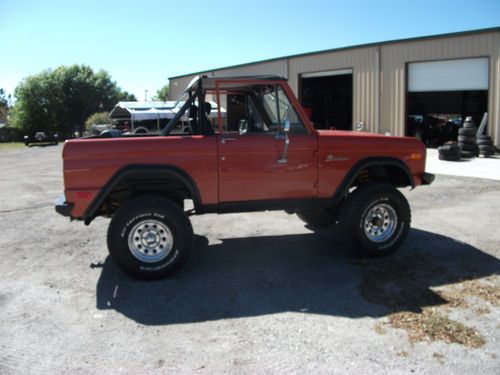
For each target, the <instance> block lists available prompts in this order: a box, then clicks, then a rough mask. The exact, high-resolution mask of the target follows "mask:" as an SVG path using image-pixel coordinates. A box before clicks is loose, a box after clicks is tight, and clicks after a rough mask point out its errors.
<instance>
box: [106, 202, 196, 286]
mask: <svg viewBox="0 0 500 375" xmlns="http://www.w3.org/2000/svg"><path fill="white" fill-rule="evenodd" d="M192 248H193V228H192V226H191V222H190V221H189V219H188V217H187V216H186V214H185V213H184V211H183V210H182V208H181V207H179V205H177V204H175V203H174V202H172V201H170V200H168V199H165V198H162V197H158V196H144V197H139V198H136V199H133V200H131V201H129V202H127V203H125V204H124V205H123V206H122V207H121V208H120V209H119V210H118V211H117V212H116V213H115V214H114V215H113V217H112V219H111V222H110V224H109V227H108V250H109V253H110V255H111V257H112V258H113V260H114V261H115V262H116V264H117V265H118V266H119V267H120V268H121V269H122V270H123V271H124V272H125V273H127V274H128V275H130V276H132V277H135V278H138V279H147V280H152V279H161V278H164V277H166V276H168V275H171V274H173V273H174V272H176V271H177V270H178V269H179V268H180V267H181V266H182V265H183V264H184V262H185V261H186V259H187V257H188V255H189V253H190V252H191V250H192Z"/></svg>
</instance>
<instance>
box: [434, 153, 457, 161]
mask: <svg viewBox="0 0 500 375" xmlns="http://www.w3.org/2000/svg"><path fill="white" fill-rule="evenodd" d="M439 160H445V161H459V160H460V153H459V154H439Z"/></svg>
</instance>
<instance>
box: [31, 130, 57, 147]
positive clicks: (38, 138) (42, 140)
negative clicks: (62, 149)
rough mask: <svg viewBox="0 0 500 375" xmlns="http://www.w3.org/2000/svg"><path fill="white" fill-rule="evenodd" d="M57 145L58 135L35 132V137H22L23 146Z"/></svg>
mask: <svg viewBox="0 0 500 375" xmlns="http://www.w3.org/2000/svg"><path fill="white" fill-rule="evenodd" d="M58 143H59V134H57V133H54V134H51V135H47V134H45V133H44V132H36V133H35V135H33V136H32V137H30V136H29V135H25V136H24V144H25V145H26V146H30V145H33V144H54V145H57V144H58Z"/></svg>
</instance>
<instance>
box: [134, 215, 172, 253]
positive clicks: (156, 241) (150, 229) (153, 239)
mask: <svg viewBox="0 0 500 375" xmlns="http://www.w3.org/2000/svg"><path fill="white" fill-rule="evenodd" d="M173 245H174V237H173V236H172V232H171V231H170V229H169V228H168V227H167V226H166V225H165V224H164V223H162V222H160V221H157V220H144V221H141V222H139V223H137V224H136V225H135V226H134V227H133V228H132V230H131V231H130V233H129V235H128V247H129V249H130V252H131V253H132V255H133V256H134V257H135V258H137V259H138V260H140V261H141V262H145V263H155V262H159V261H160V260H162V259H164V258H165V257H167V256H168V254H170V252H171V251H172V247H173Z"/></svg>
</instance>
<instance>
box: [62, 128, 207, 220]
mask: <svg viewBox="0 0 500 375" xmlns="http://www.w3.org/2000/svg"><path fill="white" fill-rule="evenodd" d="M63 160H64V184H65V196H66V201H67V202H70V203H74V207H73V210H72V212H71V216H73V217H76V218H80V217H82V216H83V213H84V212H85V210H86V209H87V207H88V206H89V204H90V203H91V202H92V201H93V200H94V199H95V197H96V195H97V194H98V193H99V191H100V190H101V188H102V187H103V186H104V185H105V184H106V183H107V182H108V181H109V179H110V178H111V177H112V176H113V175H114V174H115V173H116V172H118V171H119V170H120V169H121V168H123V167H125V166H127V165H130V164H136V165H137V164H141V165H160V166H161V165H165V166H175V167H177V168H179V169H181V170H183V171H185V172H186V173H187V174H188V175H189V176H190V177H191V179H192V180H193V181H194V183H195V184H196V186H197V187H198V190H199V192H200V199H201V203H202V204H214V203H217V145H216V137H207V136H182V137H176V136H169V137H151V138H140V139H138V138H129V139H127V138H120V139H92V140H77V141H69V142H67V143H66V144H65V146H64V150H63Z"/></svg>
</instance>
